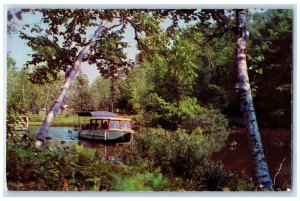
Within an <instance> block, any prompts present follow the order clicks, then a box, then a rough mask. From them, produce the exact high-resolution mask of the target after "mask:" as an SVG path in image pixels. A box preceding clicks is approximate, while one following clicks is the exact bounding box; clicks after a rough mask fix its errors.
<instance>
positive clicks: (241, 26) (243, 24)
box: [236, 10, 273, 190]
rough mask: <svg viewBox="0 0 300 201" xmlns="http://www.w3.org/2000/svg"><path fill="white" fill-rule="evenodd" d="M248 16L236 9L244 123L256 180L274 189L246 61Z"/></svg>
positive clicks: (239, 84) (239, 79) (239, 74)
mask: <svg viewBox="0 0 300 201" xmlns="http://www.w3.org/2000/svg"><path fill="white" fill-rule="evenodd" d="M246 17H247V10H237V11H236V21H237V22H236V24H237V28H238V32H237V37H236V40H237V41H236V51H237V52H236V56H237V77H238V88H239V93H240V96H241V110H242V112H243V116H244V123H245V125H246V128H247V131H248V139H249V141H250V143H249V144H250V149H251V152H252V157H253V163H254V166H255V177H256V182H257V184H258V186H259V187H260V188H261V189H265V188H266V189H269V190H273V184H272V180H271V178H270V175H269V171H268V166H267V162H266V159H265V155H264V151H263V145H262V141H261V136H260V133H259V129H258V125H257V120H256V115H255V110H254V106H253V99H252V95H251V89H250V84H249V77H248V71H247V63H246V41H247V38H248V35H249V32H248V29H247V20H246Z"/></svg>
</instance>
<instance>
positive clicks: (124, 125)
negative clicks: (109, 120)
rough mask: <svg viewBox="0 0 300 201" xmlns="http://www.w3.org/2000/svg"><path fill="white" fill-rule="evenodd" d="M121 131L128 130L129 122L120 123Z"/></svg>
mask: <svg viewBox="0 0 300 201" xmlns="http://www.w3.org/2000/svg"><path fill="white" fill-rule="evenodd" d="M121 129H130V121H121Z"/></svg>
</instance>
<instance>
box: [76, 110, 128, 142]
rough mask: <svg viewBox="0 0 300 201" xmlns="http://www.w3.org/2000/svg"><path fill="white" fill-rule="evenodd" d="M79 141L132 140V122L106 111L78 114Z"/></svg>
mask: <svg viewBox="0 0 300 201" xmlns="http://www.w3.org/2000/svg"><path fill="white" fill-rule="evenodd" d="M78 117H79V123H80V124H79V132H78V138H79V139H86V140H95V141H113V140H123V141H126V142H129V141H131V140H132V137H133V133H134V131H133V130H132V120H131V119H128V118H124V117H120V116H118V115H117V114H115V113H112V112H106V111H96V112H79V113H78Z"/></svg>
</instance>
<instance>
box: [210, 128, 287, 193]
mask: <svg viewBox="0 0 300 201" xmlns="http://www.w3.org/2000/svg"><path fill="white" fill-rule="evenodd" d="M260 133H261V138H262V143H263V146H264V153H265V157H266V160H267V164H268V168H269V172H270V176H271V179H272V181H273V184H275V185H274V186H275V187H277V188H282V189H286V188H287V187H289V188H290V185H291V173H292V166H291V164H292V163H291V162H292V161H291V156H292V150H291V142H292V138H291V129H286V128H263V129H260ZM226 144H227V145H226V146H225V147H223V148H222V150H221V151H219V152H216V153H214V154H212V156H211V158H212V159H213V160H214V161H220V162H222V163H223V164H224V166H225V168H226V169H227V170H230V171H232V172H236V173H239V174H244V175H247V176H249V177H254V168H253V164H252V156H251V152H250V149H249V145H248V138H247V131H246V129H245V128H234V129H232V133H231V134H230V136H229V137H228V139H227V143H226ZM280 165H281V170H280V171H279V172H278V169H279V168H280ZM277 172H278V173H277ZM276 174H277V175H276ZM274 178H275V180H274ZM274 181H275V182H274Z"/></svg>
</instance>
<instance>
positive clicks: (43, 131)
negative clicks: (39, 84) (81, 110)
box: [36, 26, 107, 147]
mask: <svg viewBox="0 0 300 201" xmlns="http://www.w3.org/2000/svg"><path fill="white" fill-rule="evenodd" d="M105 29H107V28H106V27H104V26H100V27H99V28H98V29H97V30H96V31H95V33H94V35H93V37H92V38H91V40H90V42H89V44H88V45H87V46H85V47H84V49H83V50H81V51H80V53H79V55H78V56H77V59H76V61H75V62H74V64H73V66H72V68H71V69H70V70H69V72H68V76H67V77H66V79H65V83H64V85H63V87H62V89H61V92H60V94H59V96H58V98H57V99H56V101H55V103H54V104H53V105H52V107H51V109H50V110H49V112H47V115H46V117H45V119H44V122H43V124H42V125H41V127H40V130H39V133H38V135H37V137H36V139H37V141H36V146H37V147H39V146H41V145H42V144H43V143H44V142H45V139H46V136H47V133H48V129H49V127H50V126H51V123H52V121H53V120H54V118H55V116H56V115H57V113H58V111H59V109H60V108H61V106H62V104H63V103H64V100H65V97H67V95H68V92H69V90H70V86H71V83H72V80H73V79H74V77H75V75H76V73H77V72H78V70H79V68H80V64H81V62H82V59H83V58H84V57H85V56H86V55H87V53H88V52H89V50H90V48H91V47H92V46H93V45H94V44H95V42H96V40H97V38H98V37H99V35H100V34H101V33H102V32H103V31H104V30H105Z"/></svg>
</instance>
